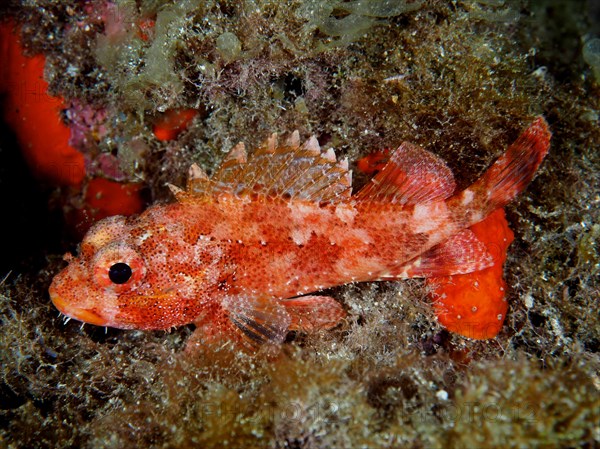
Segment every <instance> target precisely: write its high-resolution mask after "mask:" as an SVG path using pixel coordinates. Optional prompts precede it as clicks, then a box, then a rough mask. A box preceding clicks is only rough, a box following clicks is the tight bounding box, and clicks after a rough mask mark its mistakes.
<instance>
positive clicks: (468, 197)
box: [461, 189, 475, 206]
mask: <svg viewBox="0 0 600 449" xmlns="http://www.w3.org/2000/svg"><path fill="white" fill-rule="evenodd" d="M474 197H475V193H473V191H472V190H469V189H466V190H465V191H463V193H462V200H461V204H462V205H463V206H466V205H467V204H470V203H471V201H473V198H474Z"/></svg>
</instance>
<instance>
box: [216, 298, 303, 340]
mask: <svg viewBox="0 0 600 449" xmlns="http://www.w3.org/2000/svg"><path fill="white" fill-rule="evenodd" d="M222 305H223V307H224V309H225V310H226V312H227V315H228V318H229V320H230V321H231V323H232V324H233V329H234V330H235V331H237V333H238V334H239V336H240V337H242V340H243V341H244V343H245V344H247V345H250V346H252V347H255V348H256V347H258V346H260V345H262V344H265V343H271V344H280V343H282V342H283V340H284V339H285V336H286V334H287V332H288V329H289V326H290V322H291V320H290V315H289V314H288V312H287V311H286V309H285V307H283V306H282V305H281V304H279V303H278V302H277V301H275V300H273V299H271V298H249V297H243V296H236V297H232V298H228V299H226V300H225V301H223V303H222Z"/></svg>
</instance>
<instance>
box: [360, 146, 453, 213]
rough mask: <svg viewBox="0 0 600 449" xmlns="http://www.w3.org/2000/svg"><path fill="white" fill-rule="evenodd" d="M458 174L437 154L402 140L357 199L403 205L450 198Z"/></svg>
mask: <svg viewBox="0 0 600 449" xmlns="http://www.w3.org/2000/svg"><path fill="white" fill-rule="evenodd" d="M454 188H455V184H454V176H453V175H452V172H451V171H450V169H449V168H448V166H447V165H446V164H445V163H444V162H443V161H442V160H441V159H440V158H439V157H438V156H436V155H435V154H433V153H430V152H429V151H427V150H425V149H423V148H421V147H419V146H418V145H413V144H411V143H408V142H404V143H402V145H400V147H398V149H397V150H396V151H394V153H393V154H392V156H391V157H390V159H389V161H388V162H387V164H386V165H385V166H384V167H383V169H382V170H381V171H380V172H379V173H378V174H377V175H375V177H374V178H373V179H371V182H370V183H369V184H367V185H366V186H364V187H363V188H362V189H361V190H360V191H359V192H358V193H357V194H356V195H355V199H356V200H357V201H371V202H385V203H393V204H400V205H408V204H421V203H427V202H431V201H435V200H443V199H446V198H448V197H449V196H451V195H452V193H453V192H454Z"/></svg>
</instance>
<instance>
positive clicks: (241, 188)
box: [178, 131, 352, 203]
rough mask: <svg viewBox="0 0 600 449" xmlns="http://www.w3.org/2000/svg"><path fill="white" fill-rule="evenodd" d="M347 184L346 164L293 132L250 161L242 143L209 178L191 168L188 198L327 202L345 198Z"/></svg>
mask: <svg viewBox="0 0 600 449" xmlns="http://www.w3.org/2000/svg"><path fill="white" fill-rule="evenodd" d="M351 184H352V178H351V172H350V171H349V170H348V161H347V160H342V161H339V162H338V161H337V159H336V157H335V152H334V151H333V150H332V149H330V150H327V151H326V152H324V153H322V152H321V147H320V146H319V142H318V141H317V139H316V138H315V137H314V136H313V137H311V138H310V139H308V140H307V141H306V142H305V143H304V144H303V145H302V146H301V145H300V136H299V133H298V131H294V132H293V133H292V134H291V135H290V136H289V138H288V139H287V140H286V141H285V143H283V144H279V141H278V136H277V134H272V135H271V136H270V137H269V138H268V139H267V141H266V142H265V143H264V144H263V145H262V146H261V147H260V148H258V149H257V150H256V151H255V152H254V153H252V154H251V155H250V156H249V157H247V156H246V151H245V148H244V145H243V144H238V145H236V146H235V147H234V148H233V149H232V150H231V151H230V152H229V153H228V155H227V156H226V157H225V159H224V160H223V162H222V163H221V165H220V166H219V168H218V169H217V170H216V172H215V174H214V175H213V176H212V178H210V179H209V178H208V177H207V176H206V175H205V174H204V172H202V171H201V170H200V168H199V167H197V166H192V167H191V168H190V178H189V179H188V184H187V193H188V194H189V195H190V196H192V197H201V196H211V195H215V194H216V195H218V194H220V193H229V194H233V195H236V196H243V195H250V194H253V195H263V196H279V197H282V198H295V199H304V200H309V201H314V202H319V203H329V202H337V201H342V200H346V199H349V198H350V195H351ZM178 196H181V195H178Z"/></svg>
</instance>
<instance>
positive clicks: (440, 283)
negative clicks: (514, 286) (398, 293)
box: [426, 209, 514, 340]
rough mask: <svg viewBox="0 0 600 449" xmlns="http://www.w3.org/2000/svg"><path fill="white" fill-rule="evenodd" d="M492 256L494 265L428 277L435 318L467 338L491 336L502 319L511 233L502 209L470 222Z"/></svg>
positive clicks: (511, 239)
mask: <svg viewBox="0 0 600 449" xmlns="http://www.w3.org/2000/svg"><path fill="white" fill-rule="evenodd" d="M470 229H471V231H473V233H474V234H475V235H476V236H477V238H478V239H479V240H480V241H481V242H483V243H484V245H485V246H486V247H487V250H488V252H489V253H490V254H491V255H492V257H493V258H494V265H493V266H491V267H489V268H486V269H483V270H480V271H475V272H473V273H468V274H460V275H453V276H444V277H436V278H429V279H427V280H426V282H427V284H428V285H429V286H430V287H431V293H430V295H431V297H432V298H433V307H434V309H435V312H436V315H437V318H438V321H439V322H440V324H442V325H443V326H444V327H446V328H447V329H448V330H450V331H452V332H456V333H458V334H460V335H463V336H465V337H468V338H473V339H478V340H483V339H489V338H494V337H495V336H496V335H497V334H498V332H499V331H500V329H501V328H502V324H503V323H504V318H505V317H506V312H507V310H508V303H507V301H506V288H507V287H506V282H504V279H503V278H502V271H503V267H504V261H505V260H506V251H507V249H508V247H509V245H510V244H511V242H512V241H513V238H514V234H513V232H512V231H511V230H510V228H509V227H508V223H507V221H506V217H505V214H504V209H498V210H496V211H495V212H493V213H492V214H490V215H489V216H488V217H487V218H486V219H485V220H483V221H481V222H479V223H477V224H475V225H473V226H471V228H470Z"/></svg>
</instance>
